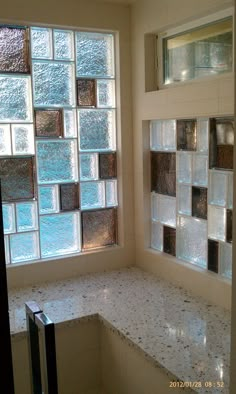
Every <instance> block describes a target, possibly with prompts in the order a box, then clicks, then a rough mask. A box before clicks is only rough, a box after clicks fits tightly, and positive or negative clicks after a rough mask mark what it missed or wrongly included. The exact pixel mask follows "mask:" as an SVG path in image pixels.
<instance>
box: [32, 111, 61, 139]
mask: <svg viewBox="0 0 236 394" xmlns="http://www.w3.org/2000/svg"><path fill="white" fill-rule="evenodd" d="M62 129H63V126H62V111H61V110H36V111H35V134H36V136H37V137H61V136H62V134H63V130H62Z"/></svg>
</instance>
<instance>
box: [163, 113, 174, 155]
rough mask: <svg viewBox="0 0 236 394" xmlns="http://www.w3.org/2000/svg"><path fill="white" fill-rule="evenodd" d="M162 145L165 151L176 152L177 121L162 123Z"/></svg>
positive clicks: (164, 121)
mask: <svg viewBox="0 0 236 394" xmlns="http://www.w3.org/2000/svg"><path fill="white" fill-rule="evenodd" d="M162 144H163V149H164V150H170V151H173V150H176V121H175V120H163V121H162Z"/></svg>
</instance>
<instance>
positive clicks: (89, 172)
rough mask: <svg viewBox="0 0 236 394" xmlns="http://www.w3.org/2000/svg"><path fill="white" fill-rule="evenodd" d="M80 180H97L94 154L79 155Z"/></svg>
mask: <svg viewBox="0 0 236 394" xmlns="http://www.w3.org/2000/svg"><path fill="white" fill-rule="evenodd" d="M79 158H80V180H81V181H89V180H93V179H94V180H95V179H98V155H97V154H96V153H88V154H80V156H79Z"/></svg>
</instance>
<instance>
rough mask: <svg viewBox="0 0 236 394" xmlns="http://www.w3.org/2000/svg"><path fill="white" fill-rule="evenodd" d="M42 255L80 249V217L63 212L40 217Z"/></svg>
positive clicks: (62, 253) (71, 251)
mask: <svg viewBox="0 0 236 394" xmlns="http://www.w3.org/2000/svg"><path fill="white" fill-rule="evenodd" d="M40 242H41V251H42V257H51V256H60V255H64V254H68V253H75V252H79V251H80V247H81V246H80V217H79V214H78V213H64V214H57V215H50V216H46V215H45V216H41V217H40Z"/></svg>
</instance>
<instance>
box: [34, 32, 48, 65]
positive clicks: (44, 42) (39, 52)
mask: <svg viewBox="0 0 236 394" xmlns="http://www.w3.org/2000/svg"><path fill="white" fill-rule="evenodd" d="M31 54H32V57H33V58H37V59H52V30H51V29H48V28H44V27H32V28H31Z"/></svg>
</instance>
